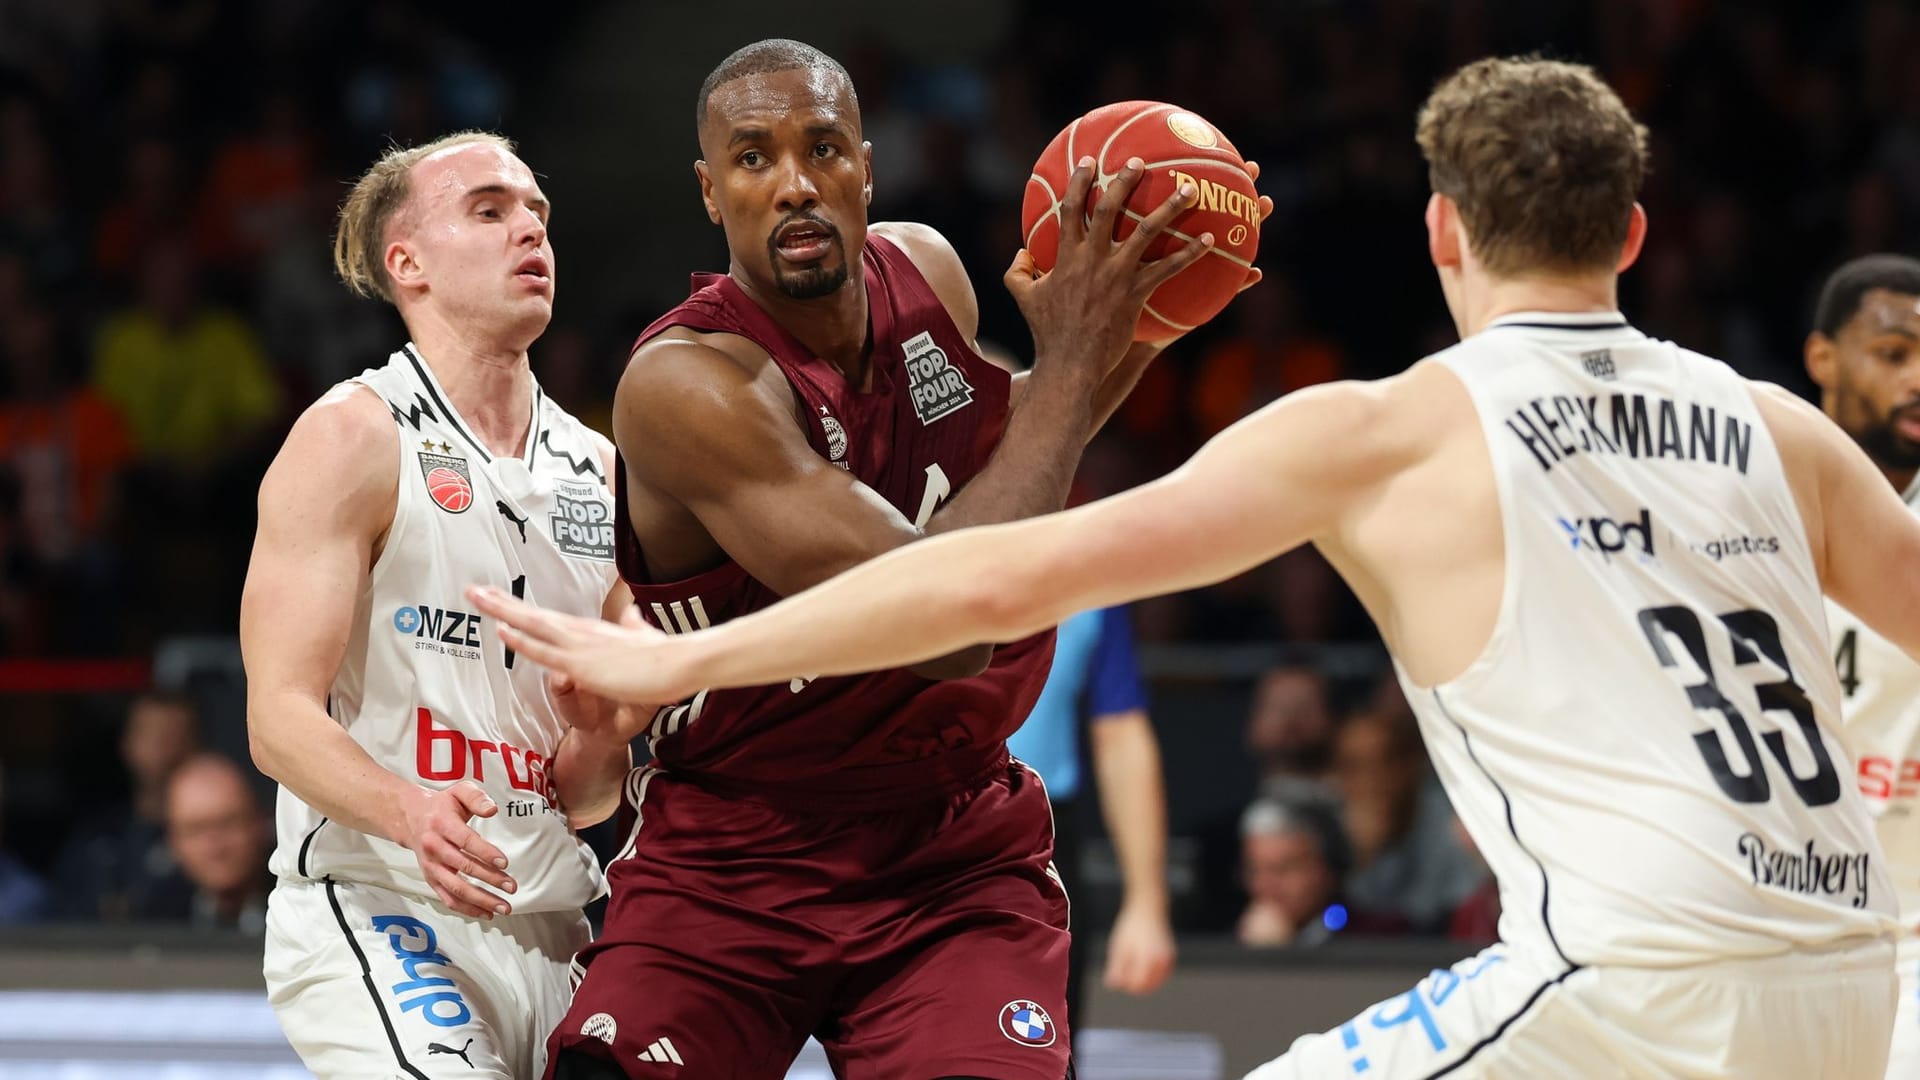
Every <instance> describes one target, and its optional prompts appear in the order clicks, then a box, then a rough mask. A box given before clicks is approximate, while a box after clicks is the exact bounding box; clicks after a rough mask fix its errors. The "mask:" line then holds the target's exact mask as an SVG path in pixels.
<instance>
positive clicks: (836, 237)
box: [767, 214, 848, 300]
mask: <svg viewBox="0 0 1920 1080" xmlns="http://www.w3.org/2000/svg"><path fill="white" fill-rule="evenodd" d="M796 221H806V222H810V223H812V224H814V225H817V226H819V227H820V228H821V229H822V230H823V231H824V232H826V234H827V236H828V237H830V238H831V240H832V242H833V246H834V247H835V248H838V249H839V250H840V252H841V255H842V258H841V260H840V265H838V266H836V267H834V268H833V269H831V270H829V269H826V268H825V267H821V266H809V267H805V268H802V269H798V270H790V269H788V268H787V267H786V264H785V263H784V262H783V261H782V260H781V258H780V240H779V237H780V230H781V229H784V228H786V227H787V226H788V225H791V224H792V223H794V222H796ZM845 253H846V248H845V247H844V246H842V245H841V243H840V230H838V229H836V228H834V227H833V226H832V225H830V224H828V223H827V222H825V221H823V220H821V219H820V218H817V217H814V216H813V215H812V214H794V215H792V216H790V217H788V218H787V219H786V220H785V221H782V222H781V223H780V224H778V225H776V226H774V229H773V231H772V232H771V233H768V234H767V262H768V265H770V266H772V267H773V283H774V285H775V286H776V287H777V288H779V290H780V292H781V293H782V294H784V295H785V296H786V297H787V299H789V300H818V299H820V298H821V297H823V296H832V295H833V294H834V293H836V292H839V291H840V287H841V286H842V285H845V284H846V283H847V272H848V271H847V260H846V258H845Z"/></svg>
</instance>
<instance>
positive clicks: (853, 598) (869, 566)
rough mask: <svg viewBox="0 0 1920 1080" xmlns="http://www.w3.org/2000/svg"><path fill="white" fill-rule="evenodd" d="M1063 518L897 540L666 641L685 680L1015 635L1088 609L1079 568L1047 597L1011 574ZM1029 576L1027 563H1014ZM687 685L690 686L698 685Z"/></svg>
mask: <svg viewBox="0 0 1920 1080" xmlns="http://www.w3.org/2000/svg"><path fill="white" fill-rule="evenodd" d="M1058 520H1059V518H1058V517H1048V518H1044V519H1038V520H1033V521H1023V522H1015V523H1011V524H1006V525H995V526H988V527H985V528H979V529H968V530H966V531H964V532H960V533H953V534H949V535H947V536H937V537H931V538H929V539H926V540H923V541H920V542H919V543H914V544H908V545H906V546H904V547H901V548H896V549H894V550H893V551H890V552H888V553H886V554H884V555H881V556H880V557H878V558H875V559H872V560H869V561H867V562H865V563H861V564H860V565H858V566H856V567H854V568H853V569H851V570H848V571H847V572H846V573H844V574H841V575H839V576H837V577H835V578H833V579H831V580H829V581H827V582H825V583H823V584H821V585H817V586H815V587H813V588H811V589H808V590H806V591H805V592H802V593H799V594H797V595H795V596H792V597H789V598H787V599H785V600H783V601H781V602H780V603H778V604H775V605H774V606H773V607H771V608H768V609H766V610H764V611H759V612H755V613H753V614H750V615H744V616H741V617H739V618H736V619H732V620H729V621H728V622H726V623H724V624H722V625H720V626H716V627H714V628H713V629H711V630H702V631H699V632H697V633H693V634H687V635H681V636H674V637H669V638H668V639H667V640H666V641H664V642H659V643H657V646H656V647H657V648H658V649H660V650H661V652H660V653H659V657H660V659H661V660H662V661H663V662H665V663H666V664H668V665H669V669H668V670H669V671H670V672H671V680H672V685H674V686H676V687H687V688H698V687H715V688H719V687H736V686H762V685H766V684H767V683H771V682H779V681H783V680H785V679H788V678H791V677H792V676H794V675H799V674H805V675H808V676H822V675H851V674H856V673H859V672H866V671H882V670H886V669H888V668H896V667H911V666H913V665H915V664H919V663H922V662H923V661H926V660H930V659H932V658H934V657H937V656H944V655H946V654H948V653H951V652H953V651H954V650H956V649H958V648H960V647H962V646H965V645H969V644H972V643H974V642H981V641H987V642H1006V641H1014V640H1017V639H1019V638H1021V637H1024V636H1026V635H1028V634H1031V633H1034V632H1035V631H1037V630H1042V629H1045V628H1046V627H1049V626H1053V625H1055V624H1057V623H1058V622H1059V621H1060V620H1061V619H1063V618H1065V617H1066V616H1068V615H1071V614H1072V613H1073V612H1075V611H1078V610H1081V609H1082V608H1085V607H1091V606H1094V603H1093V602H1090V601H1087V600H1086V598H1085V596H1084V595H1083V593H1084V591H1085V588H1087V587H1088V586H1089V583H1088V582H1086V581H1081V580H1079V575H1059V574H1056V575H1053V576H1052V580H1051V581H1049V582H1048V583H1047V585H1046V591H1045V592H1044V593H1042V592H1039V591H1036V590H1035V589H1027V588H1024V587H1023V586H1022V585H1021V584H1019V583H1017V582H1016V581H1015V580H1014V576H1013V575H1012V574H1010V572H1009V567H1008V565H1007V564H1008V562H1009V561H1010V560H1009V556H1010V555H1011V554H1012V553H1014V552H1017V551H1019V550H1020V544H1021V542H1022V538H1024V537H1028V536H1030V535H1032V534H1033V533H1034V532H1035V531H1036V530H1042V531H1051V527H1052V526H1053V525H1054V523H1056V522H1057V521H1058ZM1013 569H1014V570H1015V571H1017V573H1018V575H1019V576H1021V577H1023V578H1024V577H1032V576H1040V575H1035V574H1029V573H1028V568H1027V567H1025V566H1021V567H1015V568H1013ZM689 692H690V691H689Z"/></svg>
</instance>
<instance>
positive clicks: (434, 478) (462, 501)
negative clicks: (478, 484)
mask: <svg viewBox="0 0 1920 1080" xmlns="http://www.w3.org/2000/svg"><path fill="white" fill-rule="evenodd" d="M427 494H429V495H431V496H433V501H434V502H437V503H439V504H440V506H441V508H442V509H444V510H448V511H450V512H452V513H455V514H457V513H459V512H460V511H462V510H465V509H466V508H467V507H468V506H469V505H471V504H472V502H473V485H472V484H469V483H467V478H466V477H464V476H461V475H460V474H459V473H458V472H456V471H455V470H453V469H449V468H447V467H446V466H445V465H441V466H437V467H435V468H434V470H433V471H432V472H429V473H428V474H427Z"/></svg>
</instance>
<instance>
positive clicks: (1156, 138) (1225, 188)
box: [1020, 101, 1261, 341]
mask: <svg viewBox="0 0 1920 1080" xmlns="http://www.w3.org/2000/svg"><path fill="white" fill-rule="evenodd" d="M1083 157H1092V158H1093V161H1094V173H1095V175H1094V190H1093V191H1092V192H1091V193H1089V195H1088V197H1087V208H1088V211H1089V213H1091V211H1092V208H1093V205H1094V204H1095V203H1097V202H1098V201H1099V199H1100V193H1101V192H1102V191H1104V190H1106V187H1107V185H1108V184H1110V183H1112V182H1113V179H1114V177H1115V176H1116V175H1118V174H1119V172H1120V169H1121V167H1122V166H1123V165H1125V164H1126V161H1127V159H1128V158H1131V157H1137V158H1139V159H1140V160H1142V161H1144V162H1146V174H1145V175H1144V176H1142V177H1141V179H1140V185H1139V186H1138V187H1136V188H1134V190H1133V196H1132V197H1131V198H1129V199H1128V200H1127V205H1126V209H1125V211H1124V213H1123V214H1122V216H1121V219H1120V221H1119V223H1118V224H1117V225H1116V226H1115V228H1114V238H1115V239H1116V240H1123V239H1125V238H1126V237H1127V236H1129V235H1131V234H1132V232H1133V230H1134V227H1135V226H1137V225H1138V224H1139V223H1140V221H1141V219H1142V218H1145V217H1146V216H1147V215H1148V214H1150V213H1152V212H1153V210H1154V208H1155V207H1157V206H1159V205H1160V204H1162V203H1164V202H1166V201H1167V199H1168V198H1170V197H1171V196H1172V195H1173V193H1174V190H1175V189H1176V188H1177V187H1178V185H1179V184H1180V183H1181V182H1182V181H1185V182H1187V183H1190V184H1192V185H1193V187H1194V190H1195V195H1194V201H1193V205H1192V206H1191V207H1189V208H1188V209H1187V210H1186V212H1185V213H1182V214H1181V215H1180V216H1179V217H1177V218H1175V219H1174V220H1173V223H1172V224H1171V225H1170V226H1168V228H1167V229H1166V231H1165V232H1162V233H1161V234H1160V236H1159V237H1158V238H1157V239H1155V240H1154V242H1153V244H1152V245H1151V246H1150V247H1148V248H1147V256H1146V257H1147V258H1149V259H1157V258H1160V257H1161V256H1163V255H1166V254H1168V253H1169V252H1172V251H1174V250H1175V249H1177V248H1179V247H1180V246H1181V245H1183V244H1185V243H1187V242H1188V241H1189V240H1191V239H1192V238H1194V237H1196V236H1199V235H1200V234H1201V233H1205V232H1210V233H1212V234H1213V238H1214V242H1213V248H1212V249H1211V250H1210V251H1208V252H1207V253H1206V254H1205V255H1202V256H1201V257H1200V259H1199V261H1197V262H1195V263H1194V264H1193V265H1192V266H1189V267H1187V268H1186V269H1185V270H1182V271H1181V272H1180V273H1178V274H1176V275H1174V276H1173V277H1172V278H1170V279H1168V280H1167V281H1166V282H1165V283H1163V284H1162V285H1161V286H1160V287H1159V288H1158V289H1155V290H1154V292H1153V296H1152V297H1151V298H1150V299H1148V301H1147V306H1146V309H1145V310H1144V311H1142V312H1141V314H1140V322H1139V324H1138V325H1136V326H1135V327H1134V332H1133V339H1134V340H1135V341H1165V340H1166V339H1168V338H1173V337H1178V336H1180V335H1181V334H1184V333H1186V332H1187V331H1189V330H1192V329H1194V328H1195V327H1197V326H1199V325H1200V324H1202V323H1204V322H1206V321H1207V320H1208V319H1211V318H1213V317H1214V316H1215V315H1218V314H1220V311H1221V309H1223V308H1225V307H1226V306H1227V303H1228V301H1230V300H1232V299H1233V297H1234V294H1235V293H1237V292H1239V291H1240V289H1241V287H1242V286H1243V285H1245V284H1246V283H1247V278H1248V275H1249V274H1250V273H1251V272H1252V270H1253V256H1254V253H1255V252H1256V251H1258V250H1259V247H1260V218H1261V209H1260V196H1259V194H1258V193H1257V192H1256V191H1255V190H1254V186H1253V179H1254V178H1253V176H1252V175H1250V174H1249V172H1248V170H1247V164H1246V162H1245V161H1244V160H1242V159H1241V157H1240V152H1239V151H1238V150H1235V149H1234V148H1233V144H1232V143H1231V142H1228V141H1227V137H1226V136H1225V135H1222V134H1221V133H1220V130H1219V129H1218V128H1216V127H1214V126H1213V125H1212V124H1209V123H1207V122H1206V121H1205V120H1203V119H1201V118H1200V117H1199V116H1198V115H1196V114H1194V113H1191V112H1188V111H1187V110H1185V109H1182V108H1180V107H1179V106H1177V105H1169V104H1167V103H1166V102H1163V101H1121V102H1116V103H1114V104H1112V105H1103V106H1101V107H1100V108H1098V109H1095V110H1093V111H1092V112H1090V113H1088V114H1086V115H1085V116H1082V117H1081V118H1079V119H1078V120H1075V121H1074V122H1073V123H1071V124H1068V125H1067V127H1066V130H1064V131H1062V132H1061V133H1060V134H1058V135H1056V136H1054V139H1053V141H1052V142H1050V143H1048V144H1047V148H1046V150H1045V151H1044V152H1043V153H1041V155H1040V160H1039V161H1037V162H1035V163H1034V165H1033V175H1032V176H1030V177H1028V178H1027V192H1026V199H1025V201H1024V202H1023V204H1022V206H1021V214H1020V218H1021V227H1022V230H1023V235H1024V236H1025V239H1026V248H1027V251H1028V252H1029V253H1030V254H1031V255H1032V256H1033V262H1034V265H1035V266H1036V267H1038V268H1039V269H1040V271H1041V272H1043V273H1044V272H1046V271H1048V270H1051V269H1053V263H1054V258H1055V256H1056V255H1057V254H1058V252H1059V247H1060V200H1061V198H1062V197H1063V196H1064V195H1065V194H1066V191H1067V178H1068V177H1070V176H1072V175H1073V166H1074V163H1075V162H1076V161H1078V160H1080V159H1081V158H1083Z"/></svg>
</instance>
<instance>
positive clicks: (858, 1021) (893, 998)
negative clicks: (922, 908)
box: [818, 895, 1073, 1080]
mask: <svg viewBox="0 0 1920 1080" xmlns="http://www.w3.org/2000/svg"><path fill="white" fill-rule="evenodd" d="M1024 906H1026V907H1028V908H1030V909H1032V910H1031V911H1030V912H1022V911H1021V910H1020V907H1021V905H1008V906H1007V907H1003V908H1001V909H999V910H991V909H986V908H981V909H974V910H956V911H950V912H947V913H945V914H946V915H947V917H948V921H947V922H945V923H944V924H943V925H942V926H940V927H939V932H938V933H937V934H933V935H922V936H921V937H920V939H919V941H918V943H917V944H916V945H915V946H913V947H912V948H910V949H909V950H908V951H906V952H904V953H903V954H902V955H900V956H898V957H895V958H886V959H880V960H876V961H874V962H872V963H870V964H868V965H867V972H866V973H865V976H864V977H862V978H860V979H858V981H856V982H855V983H854V984H853V987H854V990H853V992H852V993H850V994H848V995H845V997H846V999H845V1000H843V1001H841V1002H839V1003H838V1004H837V1007H836V1009H835V1013H836V1015H835V1016H834V1018H833V1020H832V1021H831V1022H830V1023H829V1024H828V1025H827V1026H825V1027H824V1028H823V1029H822V1030H821V1031H820V1032H819V1033H818V1035H819V1038H820V1042H821V1044H822V1045H823V1046H824V1047H825V1048H826V1051H827V1056H828V1058H829V1060H831V1061H832V1062H833V1063H834V1066H835V1069H836V1075H838V1076H839V1077H840V1078H841V1080H895V1078H898V1077H913V1076H924V1077H948V1076H957V1077H965V1076H984V1077H993V1078H994V1080H1060V1078H1061V1077H1063V1076H1066V1075H1067V1067H1068V1061H1069V1057H1070V1052H1071V1050H1072V1045H1073V1041H1072V1031H1071V1027H1070V1024H1069V1022H1068V1019H1067V1014H1066V1013H1067V1010H1066V987H1067V962H1068V960H1067V946H1068V938H1067V931H1066V910H1065V902H1064V900H1062V899H1060V898H1059V897H1058V896H1057V895H1055V896H1052V897H1047V896H1044V895H1042V896H1039V897H1036V899H1035V900H1034V901H1033V902H1030V903H1029V904H1027V905H1024Z"/></svg>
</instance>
